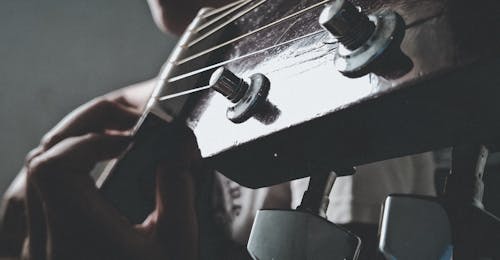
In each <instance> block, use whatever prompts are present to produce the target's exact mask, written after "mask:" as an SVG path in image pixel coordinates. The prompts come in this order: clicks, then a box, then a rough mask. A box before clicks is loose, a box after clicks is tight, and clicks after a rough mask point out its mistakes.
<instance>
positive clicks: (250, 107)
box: [150, 0, 500, 187]
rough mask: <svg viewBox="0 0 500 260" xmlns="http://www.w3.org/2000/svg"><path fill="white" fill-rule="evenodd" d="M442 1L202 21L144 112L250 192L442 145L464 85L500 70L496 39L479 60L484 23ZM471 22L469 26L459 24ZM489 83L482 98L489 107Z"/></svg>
mask: <svg viewBox="0 0 500 260" xmlns="http://www.w3.org/2000/svg"><path fill="white" fill-rule="evenodd" d="M449 2H450V1H444V0H443V1H416V0H412V1H408V0H407V1H354V4H356V5H357V6H360V7H361V9H362V12H360V11H359V9H358V8H356V7H354V6H352V5H351V4H350V2H347V1H346V2H344V1H340V0H337V1H321V0H294V1H291V0H240V1H236V2H234V3H232V4H231V5H228V6H225V7H223V8H221V9H215V10H214V9H205V10H203V11H201V12H200V14H199V15H198V16H197V18H196V19H195V20H194V21H193V23H192V24H191V26H190V27H189V28H188V30H187V31H186V33H185V34H184V36H183V37H182V38H181V40H180V41H179V44H178V46H177V48H176V50H175V51H174V53H173V54H172V56H171V58H170V59H169V61H167V63H166V65H165V68H164V69H163V72H162V74H161V75H160V78H161V80H160V83H159V87H158V88H157V90H156V91H155V94H154V95H153V98H152V102H151V104H150V108H151V109H153V110H154V111H156V113H157V114H159V115H160V116H162V117H164V118H167V119H168V118H178V119H180V120H184V121H185V122H186V124H187V125H188V126H189V127H190V128H191V129H192V130H193V131H194V133H195V135H196V137H197V140H198V144H199V148H200V150H201V153H202V156H203V157H204V158H206V159H207V162H209V163H211V164H212V165H213V167H214V168H215V169H216V170H219V171H221V172H222V173H224V174H226V175H228V176H229V177H231V178H232V179H234V180H236V181H238V182H240V183H241V184H243V185H245V186H250V187H261V186H267V185H271V184H276V183H279V182H283V181H286V180H291V179H295V178H300V177H304V176H308V175H310V174H314V173H315V171H321V170H334V169H336V170H338V169H342V168H348V167H350V166H355V165H359V164H363V163H369V162H374V161H379V160H384V159H389V158H394V157H397V156H402V155H406V154H411V153H417V152H423V151H427V150H430V149H434V148H439V147H443V146H446V145H449V144H450V143H452V142H454V141H455V140H456V139H457V138H460V136H461V133H463V131H466V130H465V128H463V127H461V126H463V123H462V122H461V121H460V120H459V119H456V120H455V121H453V120H450V121H448V122H447V124H445V123H443V122H440V121H442V120H440V118H442V117H450V116H452V115H453V113H454V112H453V111H456V109H457V104H459V103H460V102H461V99H462V98H464V96H463V94H464V93H468V91H469V90H470V89H468V88H467V87H468V86H467V84H468V82H469V83H470V82H471V81H474V79H476V78H477V77H478V75H479V74H480V73H486V72H488V73H493V72H494V70H495V69H496V68H498V66H492V65H491V62H490V63H488V62H485V60H487V58H488V56H491V55H492V54H494V55H498V51H497V50H496V49H495V46H497V44H498V43H499V42H500V40H499V39H498V33H496V34H495V36H494V38H493V39H491V41H489V42H488V43H486V44H485V43H482V44H481V49H478V48H476V47H477V46H476V45H475V44H474V43H472V44H471V43H470V41H469V37H470V35H469V33H470V31H467V30H469V29H468V28H470V27H473V28H474V27H478V26H486V25H485V24H486V23H487V22H488V21H489V20H488V19H487V18H484V17H482V16H481V14H480V13H481V12H486V11H487V10H483V9H484V8H475V9H474V8H468V7H467V6H465V3H464V2H463V1H458V2H456V3H449ZM339 3H341V4H342V6H339V5H340V4H339ZM489 4H490V5H491V6H489V8H490V9H491V8H496V10H497V11H498V10H500V8H499V6H500V5H499V4H496V3H494V2H491V3H489ZM327 5H328V7H327ZM325 8H326V9H327V10H325ZM322 12H323V14H321V13H322ZM466 12H467V13H468V14H469V15H471V13H473V15H471V16H473V17H475V18H476V20H474V21H462V20H460V19H458V20H457V17H460V15H464V14H465V13H466ZM474 12H475V13H474ZM367 15H368V16H367ZM320 16H321V18H320ZM483 18H484V19H483ZM481 19H483V20H481ZM320 20H321V23H322V25H323V26H322V25H320ZM464 24H466V25H467V26H464ZM497 25H498V24H497ZM325 28H326V29H325ZM495 28H499V27H495ZM478 33H481V32H478ZM479 36H481V34H480V35H479ZM495 37H496V38H495ZM470 64H473V65H470ZM493 64H494V65H498V64H497V63H495V62H493ZM470 66H473V67H474V68H475V69H473V70H471V69H470ZM482 66H483V67H486V68H489V69H490V70H489V71H485V70H484V69H483V67H482ZM221 67H223V69H221ZM217 69H219V70H218V71H217ZM492 70H493V71H492ZM496 70H498V69H496ZM216 71H217V72H216ZM464 71H466V72H467V73H465V74H464V73H463V72H464ZM497 75H498V74H497ZM211 78H212V79H211ZM496 82H498V79H497V78H494V79H493V80H492V81H491V82H489V83H491V84H485V85H484V88H487V90H488V91H489V90H491V91H496V92H491V93H492V94H495V93H496V94H498V91H497V90H495V89H494V88H493V85H494V84H493V83H496ZM218 92H220V93H218ZM450 92H453V93H454V94H455V95H453V97H452V98H450V99H447V97H448V94H449V93H450ZM221 93H222V95H221ZM228 98H229V99H228ZM448 101H449V102H448ZM436 108H439V111H441V113H438V114H436V113H435V112H436ZM467 131H468V130H467Z"/></svg>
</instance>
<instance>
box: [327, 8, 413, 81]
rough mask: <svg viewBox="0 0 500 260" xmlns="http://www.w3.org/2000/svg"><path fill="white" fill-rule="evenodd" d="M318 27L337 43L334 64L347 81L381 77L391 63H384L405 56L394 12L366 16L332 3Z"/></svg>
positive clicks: (398, 19)
mask: <svg viewBox="0 0 500 260" xmlns="http://www.w3.org/2000/svg"><path fill="white" fill-rule="evenodd" d="M319 23H320V25H321V26H322V27H323V28H324V29H325V30H326V31H328V32H329V33H330V34H331V35H332V36H333V37H335V38H336V39H337V40H338V41H339V48H338V49H337V51H336V53H335V57H334V64H335V67H336V68H337V69H338V70H339V71H340V72H341V73H342V74H344V75H345V76H347V77H352V78H354V77H361V76H363V75H366V74H368V73H370V72H374V73H376V74H383V73H384V71H386V70H384V69H383V67H384V66H385V67H387V64H391V63H393V62H388V61H387V60H394V59H395V58H397V59H400V58H402V57H401V55H403V56H404V54H403V53H402V52H401V50H400V45H401V41H402V40H403V37H404V32H405V30H404V28H405V24H404V21H403V19H402V18H401V17H400V16H399V15H398V14H397V13H395V12H393V11H390V10H382V11H378V12H375V13H373V14H371V15H368V16H367V15H366V14H364V13H362V12H361V11H359V10H358V8H357V7H356V6H354V5H353V4H351V3H350V2H348V1H347V0H335V1H332V2H330V3H329V4H327V5H326V7H325V9H324V10H323V11H322V13H321V15H320V16H319ZM404 57H406V56H404ZM406 59H408V58H406ZM384 60H385V61H384ZM405 62H406V60H405ZM410 63H411V61H410ZM400 67H401V66H400ZM410 68H411V66H410Z"/></svg>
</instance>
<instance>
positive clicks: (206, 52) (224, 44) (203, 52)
mask: <svg viewBox="0 0 500 260" xmlns="http://www.w3.org/2000/svg"><path fill="white" fill-rule="evenodd" d="M263 1H265V0H263ZM330 1H331V0H323V1H321V2H318V3H316V4H314V5H311V6H309V7H307V8H304V9H302V10H300V11H297V12H295V13H292V14H290V15H288V16H285V17H283V18H280V19H278V20H276V21H274V22H271V23H268V24H266V25H264V26H262V27H259V28H257V29H255V30H253V31H250V32H248V33H245V34H243V35H240V36H238V37H236V38H233V39H231V40H228V41H226V42H223V43H221V44H219V45H216V46H213V47H210V48H208V49H206V50H204V51H200V52H198V53H196V54H193V55H191V56H189V57H186V58H184V59H181V60H179V61H177V62H175V65H181V64H183V63H186V62H188V61H191V60H193V59H196V58H199V57H201V56H203V55H206V54H208V53H211V52H213V51H215V50H217V49H220V48H222V47H224V46H226V45H229V44H231V43H233V42H236V41H239V40H241V39H243V38H246V37H248V36H250V35H253V34H255V33H258V32H260V31H262V30H264V29H267V28H269V27H272V26H275V25H277V24H279V23H282V22H284V21H287V20H289V19H291V18H293V17H295V16H298V15H300V14H303V13H305V12H307V11H309V10H311V9H314V8H317V7H319V6H321V5H323V4H325V3H327V2H330Z"/></svg>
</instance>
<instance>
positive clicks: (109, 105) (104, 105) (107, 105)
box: [94, 97, 117, 111]
mask: <svg viewBox="0 0 500 260" xmlns="http://www.w3.org/2000/svg"><path fill="white" fill-rule="evenodd" d="M94 106H95V107H96V108H97V109H98V110H104V111H106V110H112V109H115V108H116V107H117V104H116V102H115V101H113V100H111V99H109V98H107V97H98V98H96V99H94Z"/></svg>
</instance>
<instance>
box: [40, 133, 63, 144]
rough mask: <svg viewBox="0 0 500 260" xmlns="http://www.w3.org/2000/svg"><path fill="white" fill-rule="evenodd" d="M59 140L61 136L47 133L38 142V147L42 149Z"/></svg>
mask: <svg viewBox="0 0 500 260" xmlns="http://www.w3.org/2000/svg"><path fill="white" fill-rule="evenodd" d="M60 139H61V135H60V134H59V133H50V132H49V133H47V134H45V135H44V136H43V137H42V140H41V141H40V145H41V146H42V147H48V146H50V145H51V144H53V143H54V142H56V141H58V140H60Z"/></svg>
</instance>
